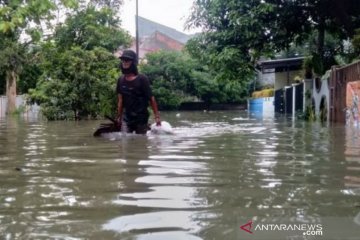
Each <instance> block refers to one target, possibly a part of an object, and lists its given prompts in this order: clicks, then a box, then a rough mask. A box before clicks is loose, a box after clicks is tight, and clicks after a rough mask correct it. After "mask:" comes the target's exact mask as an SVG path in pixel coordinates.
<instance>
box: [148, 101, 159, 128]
mask: <svg viewBox="0 0 360 240" xmlns="http://www.w3.org/2000/svg"><path fill="white" fill-rule="evenodd" d="M150 105H151V108H152V110H153V113H154V117H155V122H156V126H161V120H160V114H159V110H158V107H157V103H156V100H155V97H154V96H152V97H151V98H150Z"/></svg>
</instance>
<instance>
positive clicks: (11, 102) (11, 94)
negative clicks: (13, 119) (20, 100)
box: [6, 71, 17, 114]
mask: <svg viewBox="0 0 360 240" xmlns="http://www.w3.org/2000/svg"><path fill="white" fill-rule="evenodd" d="M16 80H17V74H16V73H15V71H9V72H7V74H6V97H7V110H6V113H7V114H11V113H13V112H15V110H16Z"/></svg>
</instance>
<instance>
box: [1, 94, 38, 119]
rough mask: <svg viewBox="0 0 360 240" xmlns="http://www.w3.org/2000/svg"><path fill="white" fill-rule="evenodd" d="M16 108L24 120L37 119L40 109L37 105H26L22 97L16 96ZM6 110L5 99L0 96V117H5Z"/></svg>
mask: <svg viewBox="0 0 360 240" xmlns="http://www.w3.org/2000/svg"><path fill="white" fill-rule="evenodd" d="M16 108H17V109H18V110H19V113H20V114H21V115H23V116H24V117H25V118H37V117H38V115H39V111H40V107H39V106H38V105H37V104H32V105H29V104H27V103H26V99H25V96H24V95H18V96H16ZM6 110H7V97H6V96H0V117H5V116H6Z"/></svg>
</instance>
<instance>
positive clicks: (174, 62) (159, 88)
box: [140, 51, 241, 109]
mask: <svg viewBox="0 0 360 240" xmlns="http://www.w3.org/2000/svg"><path fill="white" fill-rule="evenodd" d="M146 58H147V62H146V64H141V66H140V67H141V72H143V73H144V74H146V75H147V76H148V77H149V79H150V81H151V82H152V85H153V86H152V88H153V93H154V95H155V96H156V99H157V101H158V103H159V106H160V107H161V108H162V109H176V108H178V107H179V106H180V105H181V103H183V102H188V101H194V100H202V101H204V102H205V103H208V104H211V103H228V102H240V101H241V97H240V95H239V92H241V89H240V88H241V85H240V84H239V83H238V82H235V81H232V82H231V81H221V82H219V81H217V80H216V79H215V78H214V76H215V74H214V72H213V71H212V70H209V68H208V67H207V65H204V64H203V63H201V62H199V61H198V60H197V59H194V58H192V57H190V56H189V55H188V54H187V53H186V52H169V51H159V52H154V53H149V54H147V56H146Z"/></svg>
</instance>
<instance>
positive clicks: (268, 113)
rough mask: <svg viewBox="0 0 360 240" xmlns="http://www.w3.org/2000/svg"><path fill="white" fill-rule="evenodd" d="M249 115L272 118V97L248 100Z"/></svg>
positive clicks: (273, 111)
mask: <svg viewBox="0 0 360 240" xmlns="http://www.w3.org/2000/svg"><path fill="white" fill-rule="evenodd" d="M248 111H249V113H250V114H254V115H256V116H262V117H274V113H275V109H274V97H266V98H255V99H248Z"/></svg>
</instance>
